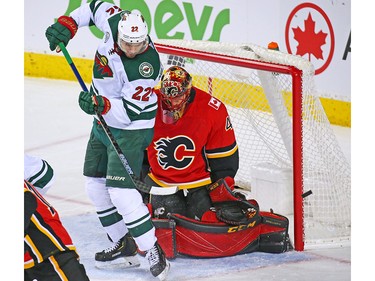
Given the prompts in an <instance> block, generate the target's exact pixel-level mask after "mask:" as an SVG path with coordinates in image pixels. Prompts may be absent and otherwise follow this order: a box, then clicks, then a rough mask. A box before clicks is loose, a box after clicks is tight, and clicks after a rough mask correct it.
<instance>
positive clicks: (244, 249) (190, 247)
mask: <svg viewBox="0 0 375 281" xmlns="http://www.w3.org/2000/svg"><path fill="white" fill-rule="evenodd" d="M239 190H241V189H240V188H238V187H234V182H233V179H231V178H229V177H227V178H225V179H220V180H218V181H217V182H215V183H213V184H211V185H209V187H208V191H209V195H210V198H211V200H212V204H213V207H212V208H211V209H210V210H209V211H207V212H206V213H205V214H204V215H203V216H202V218H201V220H195V219H192V218H188V217H186V216H184V215H182V214H179V213H178V211H179V207H178V202H177V201H178V200H177V201H176V203H177V204H175V206H176V209H175V210H176V211H177V212H174V211H173V208H171V209H170V210H166V208H163V207H159V208H156V209H155V208H153V207H152V206H149V208H150V211H151V213H152V216H153V219H152V220H153V223H154V225H155V227H156V236H157V238H158V241H159V244H160V245H161V247H162V248H163V250H164V251H165V253H166V256H167V258H170V259H173V258H176V257H177V256H178V255H186V256H191V257H202V258H209V257H226V256H233V255H239V254H245V253H251V252H255V251H259V252H268V253H283V252H286V251H288V250H290V249H291V244H290V241H289V235H288V226H289V221H288V219H287V218H286V217H284V216H282V215H279V214H275V213H272V212H264V211H259V206H258V203H257V202H256V200H254V199H247V198H246V196H245V195H244V193H243V192H241V191H239ZM172 206H173V204H172Z"/></svg>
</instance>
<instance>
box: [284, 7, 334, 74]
mask: <svg viewBox="0 0 375 281" xmlns="http://www.w3.org/2000/svg"><path fill="white" fill-rule="evenodd" d="M285 40H286V48H287V50H288V52H289V53H290V54H296V55H300V56H302V57H304V58H306V59H308V60H309V61H311V62H312V63H313V65H314V67H315V74H320V73H322V72H323V71H324V70H325V69H326V68H327V67H328V66H329V64H330V62H331V60H332V57H333V53H334V48H335V35H334V32H333V27H332V24H331V21H330V20H329V18H328V16H327V14H326V13H325V12H324V11H323V10H322V9H321V8H320V7H319V6H317V5H315V4H312V3H303V4H301V5H298V6H297V7H295V8H294V9H293V11H292V12H291V13H290V15H289V18H288V20H287V23H286V27H285Z"/></svg>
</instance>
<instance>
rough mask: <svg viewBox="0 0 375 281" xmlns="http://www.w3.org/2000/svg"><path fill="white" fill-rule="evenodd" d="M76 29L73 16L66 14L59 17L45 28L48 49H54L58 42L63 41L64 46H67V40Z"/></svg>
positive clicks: (72, 35)
mask: <svg viewBox="0 0 375 281" xmlns="http://www.w3.org/2000/svg"><path fill="white" fill-rule="evenodd" d="M77 30H78V25H77V23H76V22H75V21H74V19H73V18H71V17H68V16H61V17H59V18H58V19H57V22H55V23H54V24H52V25H51V26H49V27H48V28H47V30H46V37H47V40H48V42H49V48H50V50H51V51H53V50H55V49H56V47H57V46H58V45H59V43H60V42H62V43H64V46H67V45H68V42H69V40H70V39H72V38H73V37H74V35H75V34H76V33H77ZM58 52H59V51H58Z"/></svg>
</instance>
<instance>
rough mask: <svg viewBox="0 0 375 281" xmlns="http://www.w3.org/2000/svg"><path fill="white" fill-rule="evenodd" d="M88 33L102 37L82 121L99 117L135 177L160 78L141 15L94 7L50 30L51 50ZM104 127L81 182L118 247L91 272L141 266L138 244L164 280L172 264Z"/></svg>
mask: <svg viewBox="0 0 375 281" xmlns="http://www.w3.org/2000/svg"><path fill="white" fill-rule="evenodd" d="M88 25H95V26H96V27H97V28H99V29H100V30H101V31H102V32H103V34H104V36H103V39H102V41H101V42H100V43H99V46H98V48H97V51H96V54H95V58H94V66H93V75H92V83H91V87H90V91H89V92H85V91H83V92H81V93H80V95H79V101H78V102H79V106H80V108H81V109H82V110H83V111H84V112H86V113H87V114H91V115H95V114H97V113H98V112H99V114H101V115H102V116H103V118H104V119H105V121H106V123H107V125H108V126H109V128H110V130H111V133H112V135H113V136H114V138H115V139H116V142H117V143H118V145H119V146H120V148H121V151H122V152H123V153H124V155H125V157H126V160H127V161H128V163H129V165H130V166H131V168H132V170H133V172H134V174H135V175H136V176H140V173H141V169H142V163H143V157H144V151H145V149H146V148H147V146H148V145H149V144H150V143H151V140H152V137H153V133H154V124H155V116H156V111H157V97H156V95H155V93H154V91H153V88H154V86H156V85H157V83H158V82H159V80H160V77H161V74H162V72H163V67H162V64H161V62H160V58H159V54H158V52H157V50H156V49H155V47H154V45H153V43H152V40H151V38H150V36H149V35H148V26H147V23H146V21H145V19H144V18H143V16H142V15H141V14H139V13H135V12H130V11H122V10H121V9H120V8H119V7H117V6H116V5H114V4H111V3H108V2H103V1H96V0H94V1H92V2H90V3H88V4H83V5H82V6H81V7H79V8H78V9H76V10H74V11H73V12H72V13H71V14H70V16H61V17H59V18H58V20H57V22H56V23H55V24H53V25H51V26H50V27H48V28H47V30H46V37H47V39H48V41H49V44H50V49H51V50H52V51H53V50H55V49H56V47H57V46H58V44H59V43H61V42H62V43H63V44H64V45H65V46H66V45H67V44H68V42H69V40H70V39H71V38H73V36H74V35H75V34H76V32H77V30H78V28H80V27H83V26H88ZM95 117H96V116H95ZM102 126H103V124H101V123H100V122H99V121H98V120H97V119H96V118H94V120H93V127H92V131H91V135H90V139H89V141H88V145H87V149H86V155H85V162H84V167H83V174H84V175H85V176H86V190H87V193H88V196H89V198H90V199H91V201H92V202H93V204H94V205H95V207H96V211H97V214H98V217H99V220H100V222H101V224H102V226H103V227H104V229H105V230H106V232H107V234H108V237H109V238H110V240H111V241H113V242H115V243H114V245H113V247H110V248H108V249H106V250H103V251H102V252H98V253H96V255H95V260H96V264H97V266H100V267H107V266H108V264H113V263H119V262H124V263H123V265H124V266H138V265H139V261H138V260H137V259H136V254H137V247H136V245H135V242H136V244H137V246H138V249H139V250H140V251H144V252H146V256H147V258H148V260H149V263H150V270H151V273H152V275H153V276H155V277H158V278H159V279H161V280H164V279H165V278H166V275H167V272H168V270H169V262H168V261H167V260H166V259H165V254H164V252H163V250H162V249H161V248H160V246H159V244H158V243H157V238H156V236H155V227H154V226H153V224H152V221H151V216H150V213H149V211H148V209H147V207H146V205H145V204H144V203H143V199H142V196H141V194H140V193H139V192H138V191H137V189H136V188H135V185H134V183H133V181H132V180H131V177H130V176H129V174H128V173H127V171H126V170H125V169H124V166H123V164H122V162H121V161H120V159H119V156H118V155H117V153H116V151H115V150H114V148H113V144H112V143H111V141H110V140H109V139H108V136H107V135H106V132H105V131H104V129H103V127H102ZM133 238H134V239H133ZM134 240H135V242H134Z"/></svg>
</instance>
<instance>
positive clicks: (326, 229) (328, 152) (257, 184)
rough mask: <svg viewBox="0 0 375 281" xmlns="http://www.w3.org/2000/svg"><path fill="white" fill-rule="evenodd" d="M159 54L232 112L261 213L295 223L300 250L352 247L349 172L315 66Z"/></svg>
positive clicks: (209, 51) (243, 52)
mask: <svg viewBox="0 0 375 281" xmlns="http://www.w3.org/2000/svg"><path fill="white" fill-rule="evenodd" d="M155 46H156V48H157V50H158V51H159V53H160V54H161V59H162V63H163V65H164V67H165V68H168V67H169V66H171V65H181V66H182V67H184V68H185V69H186V70H187V71H189V72H190V74H191V75H192V77H193V84H194V85H195V86H197V87H199V88H202V89H203V90H206V91H207V92H209V93H210V94H212V95H213V96H215V97H217V98H219V99H220V100H221V101H222V102H224V103H225V104H226V106H227V107H228V112H229V115H230V118H231V121H232V123H233V126H234V130H235V134H236V138H237V142H238V145H239V153H240V169H239V171H238V173H237V175H236V178H235V179H236V183H237V185H239V186H241V187H243V188H244V189H248V190H250V191H251V193H250V194H251V196H252V197H253V198H254V199H257V200H258V202H259V200H260V201H261V202H259V203H260V207H261V209H262V207H263V208H266V207H271V208H272V209H273V210H274V211H275V212H276V213H277V212H278V213H280V214H282V215H287V216H288V217H290V218H291V219H290V222H291V226H293V227H292V228H291V236H292V238H293V240H294V248H295V249H296V250H298V251H302V250H304V248H305V244H306V243H307V245H311V246H313V245H318V246H319V245H328V244H332V243H342V242H347V241H350V165H349V164H348V163H347V161H346V159H345V156H344V155H343V153H342V151H341V149H340V147H339V145H338V143H337V140H336V138H335V135H334V133H333V130H332V128H331V126H330V123H329V121H328V119H327V117H326V115H325V113H324V109H323V108H322V106H321V103H320V100H319V97H318V96H317V93H316V91H315V86H314V68H313V66H312V64H311V63H310V62H309V61H307V60H305V59H303V58H301V57H299V56H294V55H290V54H286V53H283V52H280V51H275V50H268V49H267V48H263V47H260V46H257V45H254V44H229V43H220V42H208V41H187V40H158V41H157V42H156V43H155ZM270 204H271V205H270ZM272 204H273V205H272Z"/></svg>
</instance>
